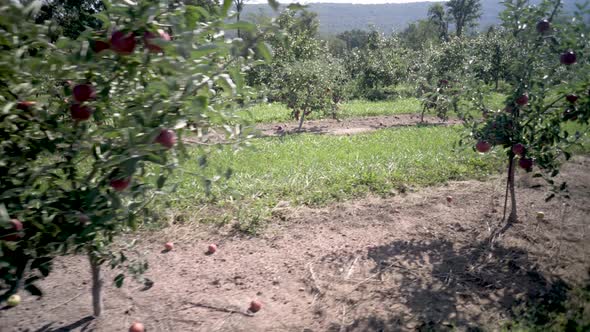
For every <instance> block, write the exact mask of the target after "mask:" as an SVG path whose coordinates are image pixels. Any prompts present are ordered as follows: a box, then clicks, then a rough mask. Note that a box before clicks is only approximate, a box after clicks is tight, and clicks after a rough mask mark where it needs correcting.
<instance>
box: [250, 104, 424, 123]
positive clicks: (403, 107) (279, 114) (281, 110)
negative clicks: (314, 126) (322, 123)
mask: <svg viewBox="0 0 590 332" xmlns="http://www.w3.org/2000/svg"><path fill="white" fill-rule="evenodd" d="M419 111H420V100H419V99H417V98H400V99H396V100H393V101H379V102H369V101H364V100H353V101H350V102H346V103H344V104H342V105H341V106H340V117H341V118H350V117H363V116H377V115H392V114H402V113H417V112H419ZM238 115H240V116H241V117H243V118H245V119H247V120H249V121H252V122H255V123H272V122H285V121H292V120H293V119H292V118H291V110H289V109H288V108H287V107H286V106H284V105H283V104H280V103H271V104H258V105H254V106H252V107H250V108H249V109H248V110H243V111H240V112H238ZM322 117H323V113H321V112H315V113H313V114H312V115H311V116H310V117H309V118H308V119H319V118H322Z"/></svg>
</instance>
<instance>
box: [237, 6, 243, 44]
mask: <svg viewBox="0 0 590 332" xmlns="http://www.w3.org/2000/svg"><path fill="white" fill-rule="evenodd" d="M236 20H237V22H238V23H239V22H240V11H238V15H237V16H236ZM238 38H242V34H241V32H240V29H238Z"/></svg>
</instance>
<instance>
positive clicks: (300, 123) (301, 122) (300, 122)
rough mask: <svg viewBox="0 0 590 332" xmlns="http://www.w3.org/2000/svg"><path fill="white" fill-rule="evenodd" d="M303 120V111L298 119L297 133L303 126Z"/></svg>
mask: <svg viewBox="0 0 590 332" xmlns="http://www.w3.org/2000/svg"><path fill="white" fill-rule="evenodd" d="M303 119H305V110H302V111H301V117H300V118H299V128H297V131H301V127H302V126H303Z"/></svg>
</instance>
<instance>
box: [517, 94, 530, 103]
mask: <svg viewBox="0 0 590 332" xmlns="http://www.w3.org/2000/svg"><path fill="white" fill-rule="evenodd" d="M516 103H517V104H518V105H520V106H524V105H526V104H528V103H529V96H528V95H527V94H526V93H525V94H522V95H520V97H518V98H516Z"/></svg>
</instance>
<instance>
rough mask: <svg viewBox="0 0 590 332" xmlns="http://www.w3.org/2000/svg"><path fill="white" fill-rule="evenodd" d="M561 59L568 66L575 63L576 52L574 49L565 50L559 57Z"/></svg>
mask: <svg viewBox="0 0 590 332" xmlns="http://www.w3.org/2000/svg"><path fill="white" fill-rule="evenodd" d="M559 61H560V62H561V63H562V64H564V65H566V66H569V65H573V64H574V63H576V53H574V52H573V51H567V52H563V53H561V56H560V57H559Z"/></svg>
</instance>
